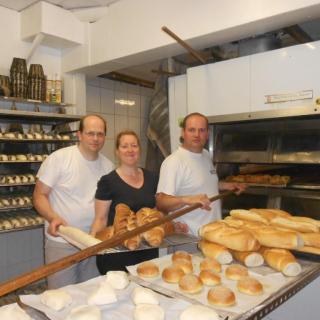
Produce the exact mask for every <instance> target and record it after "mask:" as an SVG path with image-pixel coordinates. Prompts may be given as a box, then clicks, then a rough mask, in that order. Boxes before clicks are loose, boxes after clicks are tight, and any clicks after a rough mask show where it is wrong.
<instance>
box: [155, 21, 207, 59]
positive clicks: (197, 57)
mask: <svg viewBox="0 0 320 320" xmlns="http://www.w3.org/2000/svg"><path fill="white" fill-rule="evenodd" d="M161 29H162V31H164V32H165V33H167V34H168V35H169V36H170V37H172V38H173V39H174V40H176V41H177V42H178V43H179V44H180V45H181V46H182V47H184V48H185V49H186V50H187V51H188V52H189V53H190V54H191V55H192V56H193V57H194V58H196V59H197V60H199V61H200V62H202V63H203V64H206V60H205V59H204V58H203V57H202V56H201V54H200V53H199V52H198V51H196V50H194V49H193V48H192V47H190V46H189V45H188V44H187V43H186V42H185V41H183V40H182V39H181V38H179V37H178V36H177V35H176V34H175V33H174V32H172V31H171V30H170V29H168V28H167V27H166V26H163V27H162V28H161Z"/></svg>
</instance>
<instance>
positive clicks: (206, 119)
mask: <svg viewBox="0 0 320 320" xmlns="http://www.w3.org/2000/svg"><path fill="white" fill-rule="evenodd" d="M194 116H197V117H201V118H203V119H204V120H205V121H206V125H207V129H208V128H209V121H208V118H207V117H206V116H205V115H203V114H202V113H199V112H193V113H189V114H188V115H186V116H185V117H184V118H183V120H182V122H181V124H180V127H181V128H182V129H185V128H186V126H187V121H188V119H190V118H192V117H194Z"/></svg>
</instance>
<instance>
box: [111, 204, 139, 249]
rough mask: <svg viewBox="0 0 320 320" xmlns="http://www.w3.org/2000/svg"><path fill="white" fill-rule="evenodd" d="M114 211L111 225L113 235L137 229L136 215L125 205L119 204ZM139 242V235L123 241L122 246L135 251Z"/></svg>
mask: <svg viewBox="0 0 320 320" xmlns="http://www.w3.org/2000/svg"><path fill="white" fill-rule="evenodd" d="M115 211H116V213H115V217H114V223H113V226H114V233H115V235H121V234H123V233H125V232H128V231H131V230H134V229H135V228H136V227H137V219H136V215H135V213H134V212H133V211H131V210H130V208H129V207H128V206H127V205H125V204H123V203H119V204H117V206H116V208H115ZM140 242H141V237H140V235H137V236H134V237H132V238H130V239H127V240H125V241H124V242H123V245H124V246H125V247H126V248H128V249H129V250H135V249H137V248H139V246H140Z"/></svg>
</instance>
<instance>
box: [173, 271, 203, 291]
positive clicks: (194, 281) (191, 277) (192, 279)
mask: <svg viewBox="0 0 320 320" xmlns="http://www.w3.org/2000/svg"><path fill="white" fill-rule="evenodd" d="M202 287H203V283H202V281H201V279H200V278H199V277H198V276H196V275H195V274H186V275H184V276H182V277H181V279H180V281H179V288H180V290H181V291H183V292H185V293H191V294H195V293H198V292H200V291H201V290H202Z"/></svg>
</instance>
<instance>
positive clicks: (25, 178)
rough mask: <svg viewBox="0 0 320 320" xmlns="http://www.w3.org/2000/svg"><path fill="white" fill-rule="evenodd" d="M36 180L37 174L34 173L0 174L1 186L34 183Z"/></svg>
mask: <svg viewBox="0 0 320 320" xmlns="http://www.w3.org/2000/svg"><path fill="white" fill-rule="evenodd" d="M35 182H36V175H35V174H32V173H25V174H11V175H0V186H1V187H5V186H18V185H27V184H34V183H35Z"/></svg>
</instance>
